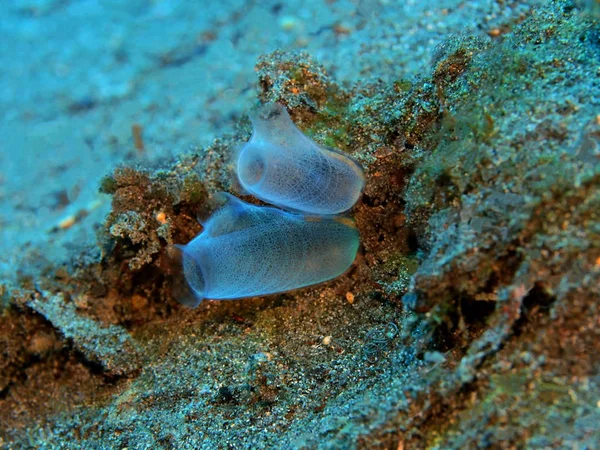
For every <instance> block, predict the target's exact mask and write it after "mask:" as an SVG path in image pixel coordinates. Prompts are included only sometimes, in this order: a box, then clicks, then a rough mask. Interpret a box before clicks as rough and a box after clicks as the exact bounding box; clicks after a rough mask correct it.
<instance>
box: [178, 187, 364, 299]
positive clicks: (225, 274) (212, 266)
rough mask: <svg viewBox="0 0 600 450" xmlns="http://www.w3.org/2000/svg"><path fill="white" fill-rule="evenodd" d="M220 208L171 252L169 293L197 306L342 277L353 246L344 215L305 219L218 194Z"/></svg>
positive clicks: (350, 228) (354, 238) (349, 223)
mask: <svg viewBox="0 0 600 450" xmlns="http://www.w3.org/2000/svg"><path fill="white" fill-rule="evenodd" d="M219 196H220V197H221V198H222V199H223V200H224V204H223V205H222V206H221V207H219V208H218V209H217V210H216V211H215V212H214V213H213V214H212V215H211V216H210V217H209V219H208V220H207V221H205V223H203V225H204V230H203V231H202V233H200V234H199V235H198V236H196V237H195V238H194V239H193V240H192V241H190V242H189V243H188V244H187V245H183V246H181V245H177V246H174V247H173V249H172V253H173V254H172V255H171V256H172V258H173V260H174V261H175V262H176V263H177V266H178V267H177V269H179V270H175V271H174V277H175V278H174V280H173V294H174V296H175V297H176V298H177V299H178V300H179V301H180V302H181V303H183V304H184V305H187V306H192V307H195V306H197V305H198V304H199V303H200V302H201V301H202V299H204V298H209V299H235V298H243V297H253V296H260V295H268V294H275V293H278V292H284V291H290V290H293V289H298V288H302V287H305V286H310V285H314V284H318V283H321V282H324V281H327V280H330V279H332V278H335V277H337V276H339V275H341V274H343V273H344V272H345V271H346V270H348V268H349V267H350V266H351V265H352V263H353V261H354V258H355V257H356V252H357V251H358V246H359V235H358V230H357V229H356V226H355V224H354V222H353V221H352V220H351V219H349V218H346V217H340V218H330V217H325V218H322V217H315V218H313V217H305V216H303V215H299V214H293V213H290V212H286V211H282V210H279V209H276V208H271V207H266V206H254V205H250V204H248V203H245V202H243V201H241V200H239V199H238V198H236V197H234V196H232V195H230V194H225V193H222V194H219Z"/></svg>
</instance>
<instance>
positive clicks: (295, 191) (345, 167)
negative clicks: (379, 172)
mask: <svg viewBox="0 0 600 450" xmlns="http://www.w3.org/2000/svg"><path fill="white" fill-rule="evenodd" d="M250 119H251V121H252V125H253V133H252V137H251V138H250V140H249V141H248V142H247V143H246V144H245V145H244V147H243V148H242V150H241V151H240V153H239V155H238V159H237V175H238V179H239V181H240V184H241V185H242V187H243V188H244V189H245V190H246V191H248V193H250V194H252V195H254V196H256V197H258V198H260V199H261V200H264V201H266V202H269V203H271V204H273V205H275V206H279V207H281V208H284V209H288V210H292V211H300V212H303V213H307V214H317V215H334V214H339V213H341V212H344V211H347V210H349V209H350V208H352V206H353V205H354V204H355V203H356V201H357V200H358V199H359V197H360V195H361V193H362V190H363V188H364V186H365V176H364V172H363V170H362V167H361V166H360V165H359V164H358V163H357V162H356V161H355V160H353V159H352V158H350V157H349V156H348V155H346V154H344V153H342V152H340V151H338V150H335V149H332V148H328V147H323V146H320V145H318V144H317V143H315V142H314V141H313V140H311V139H310V138H309V137H307V136H305V135H304V134H303V133H302V132H301V131H300V130H299V129H298V128H297V127H296V125H294V123H293V122H292V120H291V119H290V116H289V114H288V113H287V111H286V109H285V108H284V107H283V106H281V105H279V104H277V103H272V104H268V105H265V106H264V107H263V108H261V109H259V110H258V111H256V112H254V113H253V114H252V115H251V116H250Z"/></svg>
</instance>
